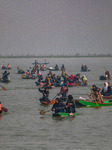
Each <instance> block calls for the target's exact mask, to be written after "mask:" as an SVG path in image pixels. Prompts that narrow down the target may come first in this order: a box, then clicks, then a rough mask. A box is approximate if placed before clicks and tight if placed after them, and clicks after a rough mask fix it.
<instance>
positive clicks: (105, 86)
mask: <svg viewBox="0 0 112 150" xmlns="http://www.w3.org/2000/svg"><path fill="white" fill-rule="evenodd" d="M107 91H108V83H107V82H104V87H103V89H102V91H101V94H102V95H104V96H105V95H106V93H107Z"/></svg>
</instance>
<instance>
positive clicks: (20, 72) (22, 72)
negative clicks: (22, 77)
mask: <svg viewBox="0 0 112 150" xmlns="http://www.w3.org/2000/svg"><path fill="white" fill-rule="evenodd" d="M17 74H25V71H18V72H17Z"/></svg>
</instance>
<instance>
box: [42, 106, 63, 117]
mask: <svg viewBox="0 0 112 150" xmlns="http://www.w3.org/2000/svg"><path fill="white" fill-rule="evenodd" d="M61 108H64V107H59V108H57V109H61ZM57 109H55V110H57ZM50 111H51V110H48V111H45V110H41V111H40V114H41V115H45V114H46V112H50Z"/></svg>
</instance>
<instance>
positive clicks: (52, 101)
mask: <svg viewBox="0 0 112 150" xmlns="http://www.w3.org/2000/svg"><path fill="white" fill-rule="evenodd" d="M40 103H41V104H43V105H53V104H54V103H55V99H53V100H48V101H42V100H40Z"/></svg>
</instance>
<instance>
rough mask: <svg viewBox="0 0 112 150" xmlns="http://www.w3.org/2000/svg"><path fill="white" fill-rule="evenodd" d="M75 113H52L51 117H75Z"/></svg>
mask: <svg viewBox="0 0 112 150" xmlns="http://www.w3.org/2000/svg"><path fill="white" fill-rule="evenodd" d="M76 115H77V113H62V112H60V113H53V117H67V116H76Z"/></svg>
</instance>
